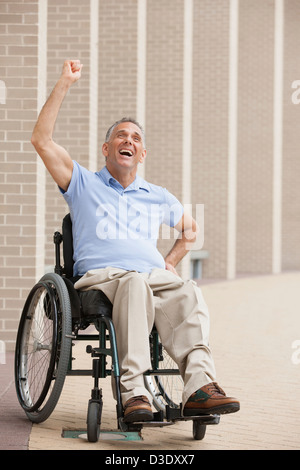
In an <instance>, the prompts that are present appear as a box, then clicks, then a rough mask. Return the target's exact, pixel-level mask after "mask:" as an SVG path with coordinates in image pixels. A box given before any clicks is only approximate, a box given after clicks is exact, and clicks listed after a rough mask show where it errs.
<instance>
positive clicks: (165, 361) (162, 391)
mask: <svg viewBox="0 0 300 470" xmlns="http://www.w3.org/2000/svg"><path fill="white" fill-rule="evenodd" d="M153 336H154V339H153V341H152V344H151V342H150V352H151V361H152V367H153V369H154V370H157V371H159V369H161V370H162V374H159V373H158V374H157V375H145V376H144V381H145V386H146V388H147V390H148V391H149V392H150V393H151V395H152V397H153V405H154V407H155V408H156V410H157V411H163V412H164V416H166V405H168V406H169V408H180V403H181V401H182V391H183V380H182V378H181V376H180V375H179V372H178V367H177V364H176V363H175V362H174V361H173V359H172V358H171V357H170V356H169V354H168V353H167V351H166V350H165V348H164V347H163V345H162V344H161V343H160V341H159V336H158V333H157V332H156V331H155V332H154V335H153Z"/></svg>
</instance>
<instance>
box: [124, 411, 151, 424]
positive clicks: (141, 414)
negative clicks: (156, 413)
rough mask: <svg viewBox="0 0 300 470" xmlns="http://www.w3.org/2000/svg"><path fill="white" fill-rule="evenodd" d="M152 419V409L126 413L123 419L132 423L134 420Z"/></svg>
mask: <svg viewBox="0 0 300 470" xmlns="http://www.w3.org/2000/svg"><path fill="white" fill-rule="evenodd" d="M152 420H153V413H152V411H146V410H137V411H132V412H131V413H128V415H126V416H124V418H123V421H124V423H133V422H135V421H152Z"/></svg>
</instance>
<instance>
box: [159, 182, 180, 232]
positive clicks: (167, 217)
mask: <svg viewBox="0 0 300 470" xmlns="http://www.w3.org/2000/svg"><path fill="white" fill-rule="evenodd" d="M163 191H164V196H165V207H164V217H163V223H164V224H166V225H169V226H170V227H174V226H175V225H176V224H177V223H178V222H179V221H180V219H181V217H182V216H183V205H182V204H181V203H180V202H179V201H178V199H177V198H176V197H175V196H174V195H173V194H171V193H170V192H169V191H168V190H167V189H165V188H163Z"/></svg>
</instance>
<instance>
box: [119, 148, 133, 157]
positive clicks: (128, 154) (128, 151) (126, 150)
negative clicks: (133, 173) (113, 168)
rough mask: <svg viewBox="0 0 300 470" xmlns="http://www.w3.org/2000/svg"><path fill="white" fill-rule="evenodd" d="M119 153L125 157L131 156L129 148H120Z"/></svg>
mask: <svg viewBox="0 0 300 470" xmlns="http://www.w3.org/2000/svg"><path fill="white" fill-rule="evenodd" d="M119 153H120V154H121V155H124V156H125V157H132V155H133V153H132V151H131V150H129V149H121V150H120V151H119Z"/></svg>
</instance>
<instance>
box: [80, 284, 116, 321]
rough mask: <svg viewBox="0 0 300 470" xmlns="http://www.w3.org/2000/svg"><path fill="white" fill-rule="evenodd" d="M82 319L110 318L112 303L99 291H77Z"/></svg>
mask: <svg viewBox="0 0 300 470" xmlns="http://www.w3.org/2000/svg"><path fill="white" fill-rule="evenodd" d="M78 295H79V298H80V302H81V307H82V315H83V317H93V318H94V317H98V316H100V315H104V316H108V317H110V318H111V317H112V303H111V302H110V300H109V299H108V298H107V297H106V295H105V294H104V293H103V292H102V291H100V290H88V291H80V290H79V291H78Z"/></svg>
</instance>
